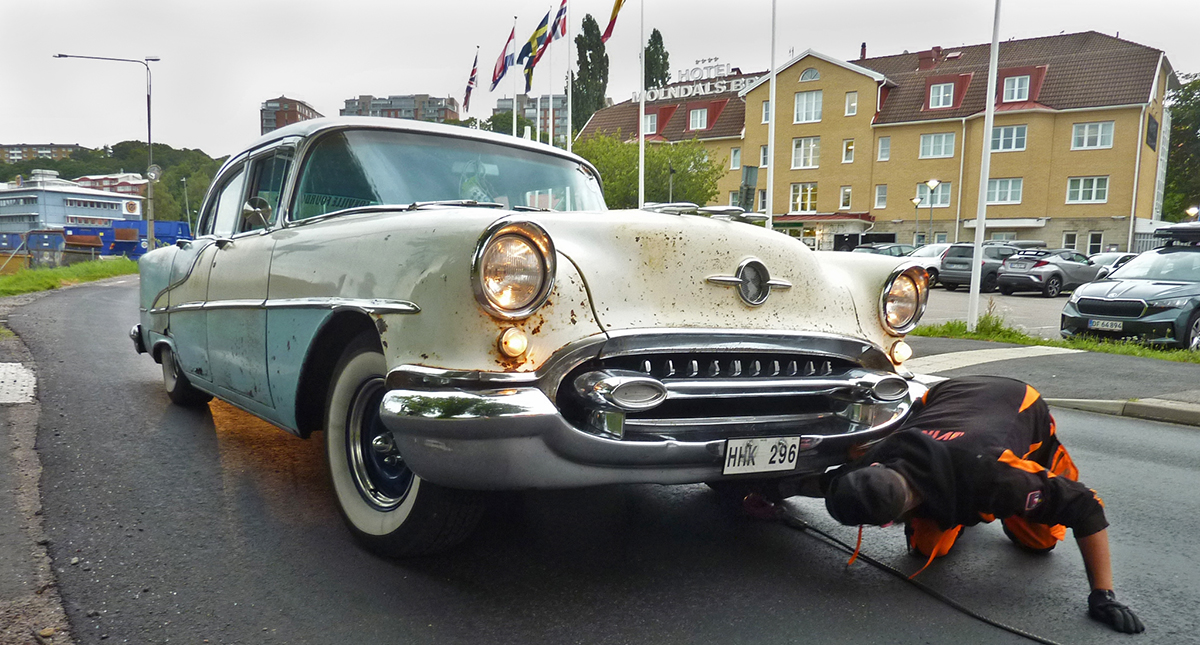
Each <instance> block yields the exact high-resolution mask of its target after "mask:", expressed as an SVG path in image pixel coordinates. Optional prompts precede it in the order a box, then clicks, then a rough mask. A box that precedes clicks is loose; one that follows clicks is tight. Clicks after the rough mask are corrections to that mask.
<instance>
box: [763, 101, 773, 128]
mask: <svg viewBox="0 0 1200 645" xmlns="http://www.w3.org/2000/svg"><path fill="white" fill-rule="evenodd" d="M762 113H763V121H762V122H763V123H770V122H771V102H770V101H763V108H762Z"/></svg>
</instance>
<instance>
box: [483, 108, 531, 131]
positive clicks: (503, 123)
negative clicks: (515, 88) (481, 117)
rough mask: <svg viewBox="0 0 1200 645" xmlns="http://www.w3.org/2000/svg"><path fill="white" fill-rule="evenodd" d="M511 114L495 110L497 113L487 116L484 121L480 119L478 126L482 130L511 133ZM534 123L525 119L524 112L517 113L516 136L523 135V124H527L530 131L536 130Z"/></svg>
mask: <svg viewBox="0 0 1200 645" xmlns="http://www.w3.org/2000/svg"><path fill="white" fill-rule="evenodd" d="M512 115H513V113H512V112H510V111H505V112H497V113H495V114H493V115H492V116H490V117H488V119H487V120H486V121H481V122H480V127H481V128H483V129H484V130H491V131H492V132H499V133H500V134H512V131H513V129H512V120H513V117H512ZM535 125H536V124H535V123H534V122H533V121H530V120H529V119H526V118H525V115H524V114H518V115H517V136H518V137H523V136H525V126H529V129H530V131H531V132H537V128H536V127H534V126H535Z"/></svg>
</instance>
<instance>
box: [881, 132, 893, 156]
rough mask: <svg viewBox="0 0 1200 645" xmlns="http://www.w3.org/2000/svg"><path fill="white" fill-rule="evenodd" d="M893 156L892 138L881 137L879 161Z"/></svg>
mask: <svg viewBox="0 0 1200 645" xmlns="http://www.w3.org/2000/svg"><path fill="white" fill-rule="evenodd" d="M891 158H892V138H891V137H879V161H887V160H888V159H891Z"/></svg>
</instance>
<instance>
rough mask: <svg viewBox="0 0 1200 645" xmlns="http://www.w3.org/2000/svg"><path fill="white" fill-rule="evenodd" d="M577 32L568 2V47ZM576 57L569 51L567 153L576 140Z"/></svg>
mask: <svg viewBox="0 0 1200 645" xmlns="http://www.w3.org/2000/svg"><path fill="white" fill-rule="evenodd" d="M574 31H575V30H573V29H571V0H567V24H566V32H567V34H568V35H567V36H566V38H567V47H570V46H571V44H570V43H571V36H570V34H572V33H574ZM573 60H574V57H573V56H571V50H570V49H568V50H567V152H570V151H571V140H572V139H574V138H575V127H574V122H573V121H572V119H571V117H572V116H574V114H573V113H574V112H575V110H572V109H571V86H572V85H574V83H572V82H571V81H572V80H574V79H573V78H572V77H573V75H574V71H575V63H573V62H571V61H573Z"/></svg>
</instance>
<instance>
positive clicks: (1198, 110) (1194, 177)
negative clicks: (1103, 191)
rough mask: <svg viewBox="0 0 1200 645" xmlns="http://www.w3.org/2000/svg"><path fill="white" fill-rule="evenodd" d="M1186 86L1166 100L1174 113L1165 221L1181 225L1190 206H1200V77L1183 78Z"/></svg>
mask: <svg viewBox="0 0 1200 645" xmlns="http://www.w3.org/2000/svg"><path fill="white" fill-rule="evenodd" d="M1181 80H1182V81H1183V86H1182V87H1180V88H1179V89H1177V90H1174V91H1172V92H1171V93H1170V95H1169V96H1168V98H1167V101H1168V106H1169V107H1170V110H1171V143H1170V149H1169V150H1168V152H1167V181H1166V189H1165V191H1164V195H1163V219H1167V220H1171V221H1179V220H1180V219H1182V218H1183V217H1185V211H1186V210H1187V209H1188V208H1189V207H1191V206H1200V74H1184V75H1183V77H1182V79H1181Z"/></svg>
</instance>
